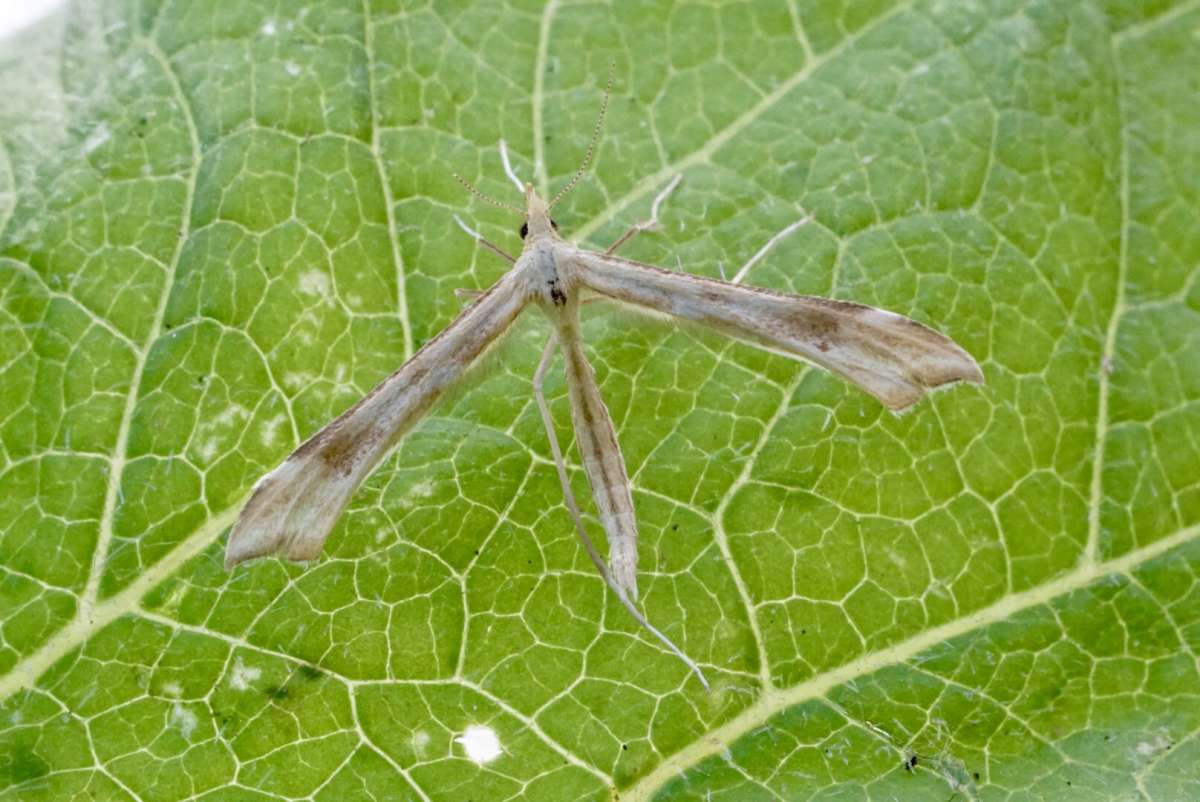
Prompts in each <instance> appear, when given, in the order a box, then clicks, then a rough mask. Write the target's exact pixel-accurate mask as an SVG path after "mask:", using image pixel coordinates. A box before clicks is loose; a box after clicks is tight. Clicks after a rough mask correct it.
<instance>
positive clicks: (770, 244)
mask: <svg viewBox="0 0 1200 802" xmlns="http://www.w3.org/2000/svg"><path fill="white" fill-rule="evenodd" d="M812 219H813V218H812V215H811V214H805V215H804V216H803V217H801V218H800V219H799V220H797V221H796V222H794V223H789V224H788V225H786V226H784V227H783V228H782V229H780V230H779V231H777V232H775V235H774V236H772V237H771V238H770V239H769V240H767V241H766V243H765V244H764V245H763V246H762V247H761V248H759V249H758V250H757V251H755V252H754V255H753V256H751V257H750V258H749V259H748V260H747V261H746V264H744V265H742V266H741V267H739V268H738V271H737V272H736V273H734V274H733V278H731V279H729V278H726V277H725V266H724V265H722V264H720V263H718V265H717V266H718V267H719V268H720V269H721V280H722V281H728V282H730V283H731V284H741V283H742V279H744V278H745V277H746V274H747V273H749V272H750V268H752V267H754V265H756V264H758V262H759V261H760V260H761V259H762V258H763V257H764V256H766V255H767V254H768V253H770V252H771V249H772V248H774V247H775V246H776V245H778V244H779V243H780V241H781V240H783V239H786V238H787V237H788V236H790V235H791V233H792V232H793V231H795V230H796V229H798V228H800V227H801V226H803V225H805V224H807V223H809V222H811V221H812Z"/></svg>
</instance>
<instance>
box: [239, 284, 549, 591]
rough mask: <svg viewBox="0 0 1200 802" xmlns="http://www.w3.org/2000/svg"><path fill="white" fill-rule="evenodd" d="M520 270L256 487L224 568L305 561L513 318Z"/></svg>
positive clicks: (522, 296) (520, 294)
mask: <svg viewBox="0 0 1200 802" xmlns="http://www.w3.org/2000/svg"><path fill="white" fill-rule="evenodd" d="M523 285H524V281H523V279H522V276H521V271H519V270H517V269H513V270H511V271H509V272H508V273H506V274H505V275H504V277H503V278H502V279H500V281H498V282H497V283H496V284H495V285H494V286H493V287H492V288H491V289H490V290H488V292H486V293H485V294H484V295H483V296H482V297H480V299H479V300H478V301H476V302H475V303H474V304H472V305H471V306H470V307H468V308H467V309H465V310H464V311H463V313H462V314H460V315H459V316H458V318H456V319H455V320H454V322H453V323H451V324H450V325H449V326H447V327H446V328H445V330H443V331H442V333H441V334H439V335H437V336H436V337H434V338H433V339H432V340H430V341H429V342H427V343H426V344H425V345H424V346H423V347H422V348H421V350H419V351H418V352H417V353H416V354H415V355H414V356H413V358H412V359H410V360H408V361H407V362H405V363H404V365H403V366H401V368H400V369H399V370H397V371H396V372H395V373H393V374H392V375H391V376H389V377H388V378H386V379H384V380H383V381H382V382H381V383H380V384H379V385H378V386H377V387H376V388H375V389H374V390H372V391H371V392H370V393H368V394H367V395H366V396H365V397H364V398H363V399H362V400H361V401H359V402H358V403H357V404H355V405H354V406H353V407H351V408H350V409H348V410H346V412H345V413H343V414H342V415H341V417H339V418H337V419H336V420H334V421H333V422H332V423H330V424H329V425H328V426H326V427H325V428H324V429H321V431H319V432H317V433H316V434H314V435H313V436H312V437H310V438H308V440H306V441H304V443H302V444H301V445H300V447H299V448H297V449H296V450H295V451H294V452H292V455H291V456H289V457H288V458H287V459H286V460H284V462H283V464H281V465H280V466H279V467H278V468H276V469H275V470H273V471H271V472H270V473H269V474H267V475H266V476H264V477H263V478H262V479H261V480H260V481H259V482H258V484H257V485H256V486H255V489H254V494H253V495H252V496H251V497H250V500H249V501H248V502H247V503H246V506H245V508H244V509H243V510H242V513H241V516H240V517H239V518H238V520H237V523H236V524H234V527H233V532H232V533H230V535H229V543H228V545H227V546H226V548H225V567H226V568H232V567H233V566H235V565H237V564H238V563H240V562H242V561H243V560H249V559H251V558H254V557H261V556H263V555H267V554H274V553H279V554H282V555H284V556H286V557H289V558H291V559H293V560H309V559H312V558H313V557H316V556H317V555H318V554H319V553H320V552H321V547H322V546H323V545H324V544H325V538H326V537H328V536H329V531H330V530H331V529H332V528H333V524H334V523H335V522H336V521H337V519H338V517H339V516H340V515H341V514H342V509H343V508H344V507H345V506H346V503H347V502H349V500H350V497H351V496H352V495H353V494H354V491H355V490H356V489H357V488H358V486H359V484H361V483H362V480H363V479H365V478H366V477H367V475H368V474H370V473H371V471H372V470H373V469H374V468H375V466H376V465H378V464H379V462H380V461H381V460H382V459H383V458H384V456H386V455H387V453H388V451H390V450H391V448H392V447H393V446H394V445H395V444H396V443H397V442H398V441H399V440H400V438H401V437H402V436H403V435H404V433H405V432H407V431H408V430H409V429H410V428H411V427H412V425H413V424H414V423H416V422H417V421H418V420H419V419H420V417H421V416H422V415H423V414H424V413H425V412H426V410H428V409H429V407H430V406H432V404H433V403H434V401H436V400H437V399H438V398H439V397H440V396H441V395H442V394H443V393H444V392H445V391H446V390H447V389H448V388H449V387H450V385H452V384H453V383H454V382H455V380H457V379H458V378H459V377H461V376H462V374H463V373H464V372H465V371H466V369H467V368H468V367H469V366H470V365H471V363H472V362H473V361H475V359H476V358H477V357H479V355H480V354H482V353H483V352H484V351H485V350H487V348H488V346H489V345H491V344H492V343H493V342H494V341H495V340H496V338H497V337H499V336H500V335H501V334H502V333H503V332H504V331H505V330H506V329H507V328H508V326H509V324H510V323H512V322H513V320H514V319H516V317H517V315H518V314H520V312H521V309H522V308H524V306H525V303H526V301H527V300H528V295H527V293H526V292H525V291H524V289H523Z"/></svg>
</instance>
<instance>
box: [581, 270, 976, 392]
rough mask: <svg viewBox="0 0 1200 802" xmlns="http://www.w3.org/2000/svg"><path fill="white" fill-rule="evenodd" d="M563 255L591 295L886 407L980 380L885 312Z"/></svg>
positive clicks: (965, 360)
mask: <svg viewBox="0 0 1200 802" xmlns="http://www.w3.org/2000/svg"><path fill="white" fill-rule="evenodd" d="M570 258H571V260H572V262H573V263H574V264H575V265H576V267H577V271H578V280H579V281H580V283H582V284H583V285H584V286H586V287H587V288H588V289H590V290H592V291H594V292H597V293H600V294H601V295H604V296H607V297H609V298H613V299H616V300H619V301H624V302H626V303H629V304H633V305H635V306H638V307H642V308H645V309H649V310H652V311H655V312H660V313H665V314H668V315H671V316H673V317H676V318H682V319H684V320H690V321H694V322H696V323H700V324H703V325H704V326H706V327H709V328H712V329H715V330H717V331H721V332H723V333H725V334H728V335H730V336H733V337H736V338H738V339H742V340H746V341H749V342H751V343H754V344H756V345H761V346H766V347H768V348H771V349H777V350H780V351H784V352H786V353H788V354H791V355H793V356H798V357H801V358H803V359H806V360H808V361H810V362H814V363H816V364H817V365H820V366H821V367H823V368H826V369H827V370H830V371H832V372H834V373H836V374H838V375H839V376H842V377H843V378H845V379H847V380H849V381H850V382H852V383H854V384H855V385H857V386H858V387H861V388H862V389H863V390H865V391H866V392H868V393H870V394H871V395H873V396H875V397H876V398H877V399H879V400H880V401H881V402H882V403H883V404H885V405H886V406H888V407H889V408H891V409H893V410H901V409H904V408H905V407H908V406H911V405H912V404H915V403H916V402H917V401H919V400H920V399H921V397H922V396H923V395H924V394H925V393H926V391H928V390H930V389H932V388H934V387H938V386H940V385H943V384H948V383H950V382H954V381H970V382H982V381H983V373H982V372H981V371H980V370H979V365H977V364H976V363H975V360H974V359H972V358H971V355H970V354H968V353H967V352H966V351H964V350H963V349H962V348H961V347H959V345H958V344H957V343H955V342H954V341H953V340H951V339H950V338H949V337H947V336H945V335H944V334H939V333H938V332H936V331H934V330H933V329H931V328H928V327H927V326H923V325H921V324H920V323H918V322H916V321H915V320H911V319H910V318H906V317H904V316H903V315H898V314H896V313H894V312H887V311H885V310H883V309H876V308H875V307H872V306H865V305H863V304H856V303H849V302H847V301H834V300H830V299H827V298H815V297H812V296H807V295H789V294H786V293H779V292H773V291H771V290H765V289H759V288H756V287H744V286H741V285H739V284H731V283H729V282H726V281H718V280H716V279H711V278H704V277H701V276H695V275H690V274H687V273H676V272H673V271H670V270H663V269H662V268H658V267H654V266H653V265H646V264H642V263H640V262H633V261H630V260H628V259H621V258H620V257H617V256H609V255H605V254H599V253H594V252H592V251H586V250H583V249H580V248H574V249H572V251H571V254H570Z"/></svg>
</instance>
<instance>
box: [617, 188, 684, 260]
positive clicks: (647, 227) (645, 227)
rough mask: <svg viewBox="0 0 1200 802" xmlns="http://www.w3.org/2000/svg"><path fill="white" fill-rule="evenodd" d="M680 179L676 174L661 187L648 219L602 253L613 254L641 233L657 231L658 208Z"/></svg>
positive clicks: (634, 225)
mask: <svg viewBox="0 0 1200 802" xmlns="http://www.w3.org/2000/svg"><path fill="white" fill-rule="evenodd" d="M682 178H683V174H682V173H679V174H676V176H675V177H674V178H672V179H671V183H669V184H667V185H666V186H665V187H663V190H662V192H660V193H658V194H657V195H656V196H654V203H653V204H651V205H650V217H649V218H647V219H646V220H642V221H641V222H639V223H634V224H633V225H632V226H630V227H629V230H628V231H626V232H625V233H624V234H622V235H621V238H620V239H618V240H617V241H616V242H614V243H613V244H612V245H609V246H608V250H607V251H605V252H604V253H605V254H611V253H615V252H616V250H617V248H620V247H621V246H622V245H624V244H625V243H626V242H628V241H629V240H631V239H633V237H634V236H635V235H637V234H640V233H641V232H643V231H657V230H658V228H659V227H660V226H659V222H658V207H659V206H661V205H662V202H663V201H664V200H666V197H667V196H668V195H670V194H671V193H672V192H674V191H675V187H677V186H679V182H680V180H682Z"/></svg>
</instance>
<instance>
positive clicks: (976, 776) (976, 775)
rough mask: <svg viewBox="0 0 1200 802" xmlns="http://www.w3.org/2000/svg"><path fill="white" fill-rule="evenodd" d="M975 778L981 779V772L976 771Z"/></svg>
mask: <svg viewBox="0 0 1200 802" xmlns="http://www.w3.org/2000/svg"><path fill="white" fill-rule="evenodd" d="M975 779H976V780H978V779H979V772H975Z"/></svg>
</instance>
